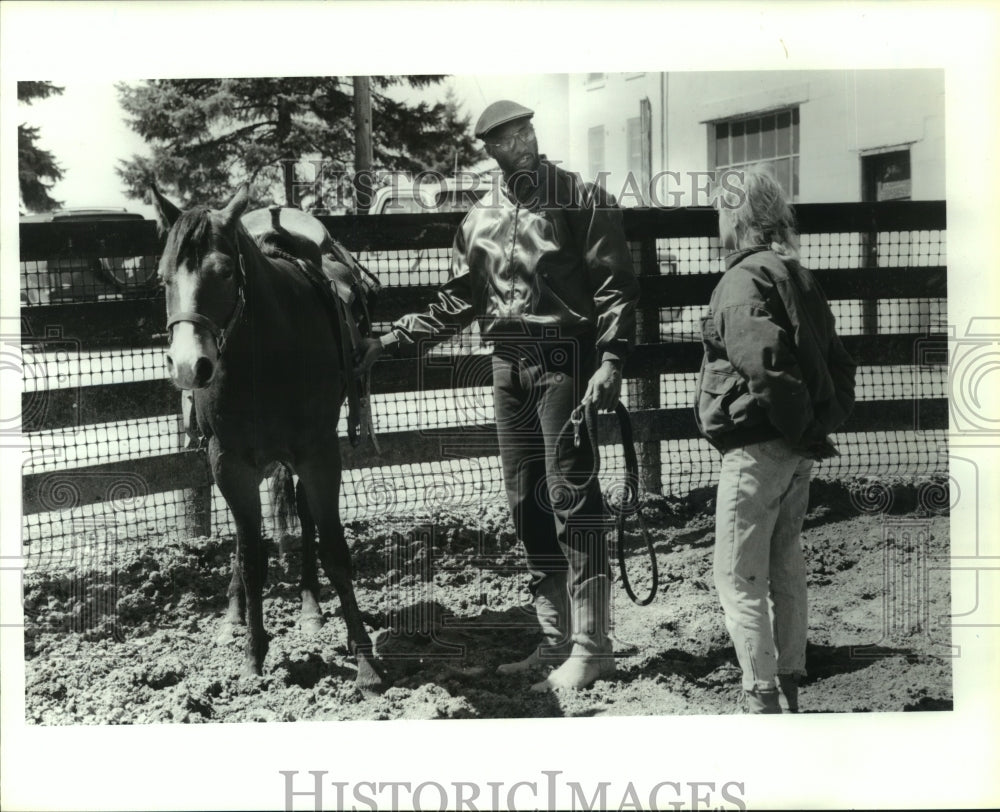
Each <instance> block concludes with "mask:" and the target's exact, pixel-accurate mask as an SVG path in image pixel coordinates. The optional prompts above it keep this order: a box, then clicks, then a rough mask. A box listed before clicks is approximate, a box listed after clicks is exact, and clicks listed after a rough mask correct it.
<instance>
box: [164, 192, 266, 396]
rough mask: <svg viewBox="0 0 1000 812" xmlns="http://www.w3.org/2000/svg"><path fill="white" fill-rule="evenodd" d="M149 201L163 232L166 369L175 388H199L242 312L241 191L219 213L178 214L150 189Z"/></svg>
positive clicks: (209, 377) (207, 380)
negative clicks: (165, 234) (153, 204)
mask: <svg viewBox="0 0 1000 812" xmlns="http://www.w3.org/2000/svg"><path fill="white" fill-rule="evenodd" d="M152 191H153V199H154V202H155V205H156V208H157V211H158V213H159V216H160V220H161V224H162V225H163V227H164V228H165V229H167V230H168V234H167V241H166V245H165V246H164V249H163V255H162V256H161V258H160V269H159V273H160V279H161V281H162V283H163V287H164V289H165V291H166V299H167V333H168V336H169V342H170V343H169V346H168V348H167V371H168V373H169V374H170V379H171V380H172V381H173V382H174V384H175V385H176V386H178V387H179V388H181V389H201V388H203V387H205V386H208V385H209V384H210V383H211V382H212V379H213V377H214V376H215V372H216V369H217V367H218V363H219V357H220V356H221V354H222V351H223V349H224V348H225V343H226V340H227V339H228V337H229V333H230V331H231V330H232V329H233V328H234V327H235V326H236V324H237V322H238V321H239V320H240V317H241V315H242V310H243V304H244V302H243V295H244V284H245V281H246V280H245V271H244V269H243V267H242V261H241V259H240V253H239V250H238V236H237V234H238V230H239V228H240V226H239V219H240V215H241V214H242V213H243V211H244V210H245V209H246V206H247V189H246V187H243V188H241V189H240V190H239V191H238V192H237V193H236V195H235V196H234V197H233V199H232V200H230V201H229V204H228V205H227V206H226V207H225V208H224V209H221V210H219V211H216V210H212V209H208V208H196V209H191V210H190V211H185V212H182V211H181V210H180V209H178V208H177V207H176V206H175V205H174V204H173V203H171V202H170V201H169V200H167V199H166V198H165V197H163V195H161V194H160V191H159V190H158V189H157V188H156V187H155V186H154V187H153V189H152Z"/></svg>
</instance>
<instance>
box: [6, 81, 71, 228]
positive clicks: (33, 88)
mask: <svg viewBox="0 0 1000 812" xmlns="http://www.w3.org/2000/svg"><path fill="white" fill-rule="evenodd" d="M62 92H63V88H61V87H56V86H55V85H53V84H52V83H51V82H18V83H17V100H18V101H19V102H23V103H24V104H31V103H32V102H34V101H35V100H36V99H47V98H48V97H49V96H58V95H61V94H62ZM39 137H40V135H39V131H38V127H29V126H28V125H27V124H18V125H17V180H18V184H19V186H20V193H21V205H22V206H24V207H25V208H26V209H28V210H29V211H52V209H57V208H59V207H60V206H61V205H62V202H61V201H59V200H56V199H55V198H53V197H52V196H51V195H50V194H49V190H50V189H51V188H52V187H53V186H54V185H55V183H56V181H58V180H61V179H62V176H63V173H62V168H61V167H60V166H59V164H58V163H57V162H56V157H55V156H54V155H53V154H52V153H51V152H49V151H48V150H45V149H42V148H41V147H39V146H38V140H39Z"/></svg>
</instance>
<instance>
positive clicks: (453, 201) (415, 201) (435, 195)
mask: <svg viewBox="0 0 1000 812" xmlns="http://www.w3.org/2000/svg"><path fill="white" fill-rule="evenodd" d="M493 182H494V180H493V177H492V176H490V175H485V176H480V175H461V176H459V177H457V178H442V179H441V180H440V181H438V182H436V183H435V182H429V183H421V184H418V185H414V184H413V183H411V182H409V181H403V180H400V179H398V178H395V179H393V182H392V183H390V184H388V185H386V186H381V187H379V188H378V189H376V190H375V193H374V195H373V196H372V205H371V206H370V207H369V208H368V213H369V214H429V213H431V212H452V211H468V210H469V209H471V208H472V206H473V205H474V204H475V203H476V202H477V201H479V200H482V199H483V198H484V197H485V196H486V195H488V194H489V193H490V191H491V189H492V184H493Z"/></svg>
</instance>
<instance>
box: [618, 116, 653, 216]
mask: <svg viewBox="0 0 1000 812" xmlns="http://www.w3.org/2000/svg"><path fill="white" fill-rule="evenodd" d="M652 120H653V116H652V107H651V105H650V103H649V99H641V100H640V101H639V115H637V116H636V117H635V118H630V119H627V120H626V121H625V146H626V153H627V154H626V155H625V163H626V166H627V167H628V172H629V175H631V176H632V178H633V180H634V181H635V184H636V188H637V189H638V190H639V191H640V194H641V196H642V200H643V203H645V202H646V201H647V200H648V199H649V198H648V196H649V183H650V180H651V175H652V173H653V165H652V160H653V158H652V143H651V140H650V139H651V130H652Z"/></svg>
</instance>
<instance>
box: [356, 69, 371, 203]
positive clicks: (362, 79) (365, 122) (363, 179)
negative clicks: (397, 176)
mask: <svg viewBox="0 0 1000 812" xmlns="http://www.w3.org/2000/svg"><path fill="white" fill-rule="evenodd" d="M372 160H373V159H372V91H371V83H370V81H369V78H368V77H367V76H355V77H354V200H355V203H356V209H357V212H358V214H364V213H365V212H367V211H368V207H369V206H370V205H371V201H372V187H373V186H374V183H373V181H374V177H373V176H372Z"/></svg>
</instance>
